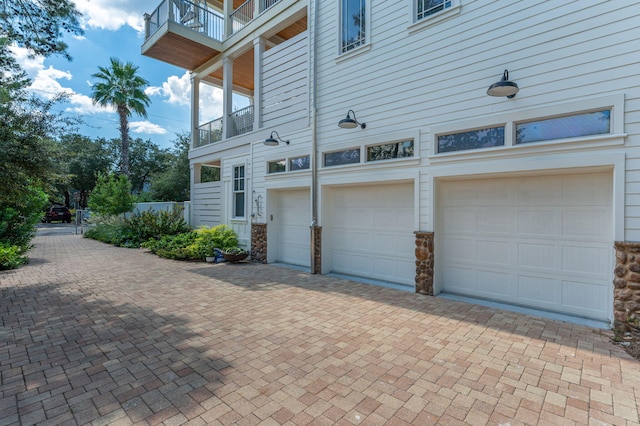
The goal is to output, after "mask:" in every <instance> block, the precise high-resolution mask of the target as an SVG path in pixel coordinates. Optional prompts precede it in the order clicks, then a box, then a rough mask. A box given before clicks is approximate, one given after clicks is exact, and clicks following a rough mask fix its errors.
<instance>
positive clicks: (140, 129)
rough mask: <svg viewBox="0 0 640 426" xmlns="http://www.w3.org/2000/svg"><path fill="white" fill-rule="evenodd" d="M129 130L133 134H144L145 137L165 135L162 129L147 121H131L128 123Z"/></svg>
mask: <svg viewBox="0 0 640 426" xmlns="http://www.w3.org/2000/svg"><path fill="white" fill-rule="evenodd" d="M129 128H130V129H131V131H132V132H133V133H144V134H147V135H164V134H166V133H167V131H166V130H165V129H164V128H162V127H160V126H158V125H157V124H154V123H151V122H149V121H132V122H130V123H129Z"/></svg>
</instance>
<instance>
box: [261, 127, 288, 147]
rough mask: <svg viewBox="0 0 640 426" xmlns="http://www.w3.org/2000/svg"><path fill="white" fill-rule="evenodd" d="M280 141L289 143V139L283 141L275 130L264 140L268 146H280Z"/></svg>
mask: <svg viewBox="0 0 640 426" xmlns="http://www.w3.org/2000/svg"><path fill="white" fill-rule="evenodd" d="M273 135H276V137H275V138H274V137H273ZM278 141H280V142H282V143H286V144H287V145H289V141H283V140H282V139H280V135H279V134H278V132H276V131H275V130H274V131H273V132H271V136H269V137H268V138H267V139H265V140H264V144H265V145H267V146H278Z"/></svg>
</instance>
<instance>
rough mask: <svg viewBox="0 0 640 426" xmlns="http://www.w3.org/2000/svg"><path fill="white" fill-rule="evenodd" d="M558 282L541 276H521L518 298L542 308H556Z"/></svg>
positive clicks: (519, 278)
mask: <svg viewBox="0 0 640 426" xmlns="http://www.w3.org/2000/svg"><path fill="white" fill-rule="evenodd" d="M557 293H558V281H557V280H556V279H554V278H551V277H544V276H540V275H535V276H532V275H520V276H519V277H518V294H517V296H518V298H519V299H520V300H521V301H522V302H526V301H529V302H531V303H534V304H536V305H538V306H540V307H547V308H554V307H556V306H554V305H555V303H556V301H557V300H558V295H557ZM545 305H546V306H545Z"/></svg>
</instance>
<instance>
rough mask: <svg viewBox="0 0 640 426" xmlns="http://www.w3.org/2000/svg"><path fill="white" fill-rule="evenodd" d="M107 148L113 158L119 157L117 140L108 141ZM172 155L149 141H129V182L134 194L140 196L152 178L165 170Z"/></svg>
mask: <svg viewBox="0 0 640 426" xmlns="http://www.w3.org/2000/svg"><path fill="white" fill-rule="evenodd" d="M109 148H110V150H111V152H112V155H113V156H114V158H118V157H120V150H121V146H120V143H119V140H118V139H111V140H110V141H109ZM171 158H172V154H171V153H170V152H169V150H167V149H161V148H160V147H159V146H158V145H156V144H154V143H153V142H151V141H150V140H143V139H141V138H135V139H131V140H130V141H129V180H130V181H131V188H132V191H133V193H134V194H140V193H142V192H143V191H145V190H146V189H147V186H148V184H149V182H151V180H153V179H154V176H155V175H156V174H158V173H161V172H162V171H163V170H165V169H166V168H167V167H168V166H169V164H170V162H171Z"/></svg>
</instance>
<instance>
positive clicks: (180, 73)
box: [14, 0, 222, 148]
mask: <svg viewBox="0 0 640 426" xmlns="http://www.w3.org/2000/svg"><path fill="white" fill-rule="evenodd" d="M160 1H161V0H148V1H140V0H134V1H131V0H75V4H76V8H77V9H78V11H79V12H81V13H82V15H83V16H82V19H81V23H82V28H83V30H84V35H83V36H81V37H72V36H65V42H66V43H67V44H68V45H69V48H68V53H69V54H70V55H71V56H72V58H73V59H72V60H71V61H68V60H66V59H65V58H64V57H62V56H59V55H58V56H54V57H50V58H46V59H45V58H40V57H36V58H29V56H28V54H27V53H26V52H25V51H23V50H20V49H14V52H15V54H16V57H17V59H18V61H19V63H20V65H21V66H22V68H23V69H24V70H25V71H26V72H27V74H28V75H29V77H30V78H31V80H32V84H31V87H30V90H32V91H33V92H34V93H36V94H38V95H39V96H41V97H43V98H51V97H53V96H56V95H57V94H59V93H65V94H66V95H67V100H66V101H64V102H62V103H60V104H57V105H56V106H55V107H54V111H56V112H61V113H63V114H64V115H68V116H70V117H75V118H80V119H81V120H82V121H83V123H84V124H82V125H80V127H79V128H78V133H80V134H83V135H86V136H89V137H91V138H97V137H105V138H107V139H111V138H118V137H119V136H120V134H119V131H118V117H117V115H116V113H115V111H114V110H112V109H108V108H102V107H99V106H97V105H94V104H93V102H92V101H91V85H92V83H94V82H95V81H96V79H95V78H93V77H92V74H95V73H96V72H98V67H99V66H102V67H108V66H109V65H110V60H109V59H110V58H111V57H115V58H118V59H119V60H120V61H121V62H132V63H133V64H134V65H135V66H137V67H138V68H139V69H138V75H140V76H141V77H142V78H144V79H146V80H147V81H148V82H149V86H148V88H147V90H146V93H147V95H148V96H149V98H150V100H151V105H150V106H149V107H148V108H147V114H148V117H147V118H143V117H140V116H136V115H133V116H132V117H131V118H130V121H129V127H130V135H131V137H134V138H142V139H144V140H147V139H148V140H151V141H152V142H154V143H155V144H157V145H159V146H160V147H162V148H168V147H171V146H172V143H173V141H174V140H175V139H176V135H177V134H181V133H184V132H188V131H189V125H190V120H191V119H190V105H191V99H190V98H191V81H190V76H189V73H188V72H187V71H185V70H183V69H180V68H177V67H175V66H172V65H169V64H165V63H163V62H160V61H157V60H155V59H151V58H147V57H145V56H142V55H141V53H140V51H141V46H142V43H143V41H144V19H143V16H144V14H145V13H151V12H152V11H153V10H154V9H155V8H156V7H157V6H158V5H159V4H160ZM200 111H201V112H200V123H205V122H207V121H210V120H213V119H215V118H218V117H220V116H221V115H222V91H221V90H219V89H216V88H213V87H211V86H207V85H203V86H202V87H201V89H200Z"/></svg>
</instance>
